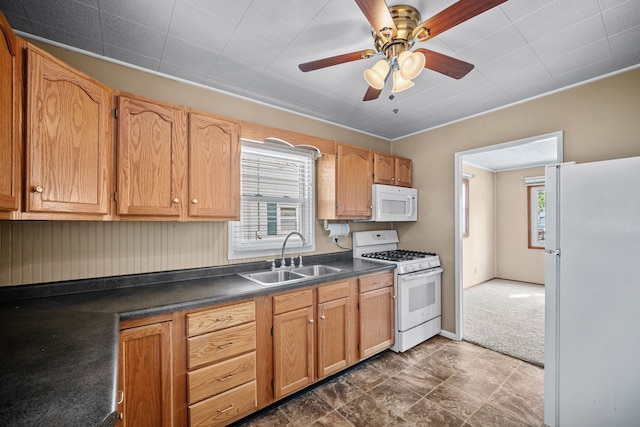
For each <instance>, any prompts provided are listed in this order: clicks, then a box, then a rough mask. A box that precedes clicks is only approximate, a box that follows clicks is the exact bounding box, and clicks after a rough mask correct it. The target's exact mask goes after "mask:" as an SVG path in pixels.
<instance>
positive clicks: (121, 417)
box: [118, 412, 124, 420]
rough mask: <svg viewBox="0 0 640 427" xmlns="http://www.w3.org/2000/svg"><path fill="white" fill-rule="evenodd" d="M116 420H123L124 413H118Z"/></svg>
mask: <svg viewBox="0 0 640 427" xmlns="http://www.w3.org/2000/svg"><path fill="white" fill-rule="evenodd" d="M118 419H119V420H124V413H122V412H120V413H119V414H118Z"/></svg>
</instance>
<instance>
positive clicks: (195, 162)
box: [188, 112, 240, 220]
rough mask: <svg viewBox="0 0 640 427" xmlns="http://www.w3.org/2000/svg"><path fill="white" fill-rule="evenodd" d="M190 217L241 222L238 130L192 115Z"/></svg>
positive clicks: (190, 132) (203, 116) (226, 124)
mask: <svg viewBox="0 0 640 427" xmlns="http://www.w3.org/2000/svg"><path fill="white" fill-rule="evenodd" d="M188 147H189V216H191V217H200V218H214V219H220V220H239V219H240V169H239V167H240V144H239V140H238V126H237V123H235V122H233V121H226V120H221V119H218V118H215V117H212V116H209V115H205V114H200V113H194V112H190V113H189V145H188Z"/></svg>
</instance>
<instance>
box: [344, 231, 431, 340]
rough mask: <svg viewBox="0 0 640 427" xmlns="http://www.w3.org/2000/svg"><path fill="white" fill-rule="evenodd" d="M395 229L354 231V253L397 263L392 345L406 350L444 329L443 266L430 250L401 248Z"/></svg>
mask: <svg viewBox="0 0 640 427" xmlns="http://www.w3.org/2000/svg"><path fill="white" fill-rule="evenodd" d="M398 243H399V239H398V233H397V231H396V230H375V231H359V232H355V233H353V257H354V258H363V259H368V260H372V261H377V262H382V263H393V264H396V269H395V279H396V280H395V295H396V312H395V315H396V316H395V317H396V333H395V343H394V345H393V347H391V349H392V350H393V351H395V352H403V351H406V350H408V349H410V348H411V347H413V346H415V345H417V344H419V343H421V342H423V341H425V340H427V339H429V338H431V337H432V336H434V335H437V334H438V333H440V331H441V315H442V307H441V299H442V290H441V286H442V279H441V276H442V268H441V266H440V258H439V257H438V255H436V254H434V253H431V252H419V251H407V250H402V249H398Z"/></svg>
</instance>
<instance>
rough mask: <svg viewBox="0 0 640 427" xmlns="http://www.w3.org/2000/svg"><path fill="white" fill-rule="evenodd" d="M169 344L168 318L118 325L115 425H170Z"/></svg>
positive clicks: (171, 423) (170, 338)
mask: <svg viewBox="0 0 640 427" xmlns="http://www.w3.org/2000/svg"><path fill="white" fill-rule="evenodd" d="M138 323H139V322H138ZM122 327H124V329H122ZM172 346H173V342H172V332H171V321H170V320H169V321H163V322H158V323H151V324H147V325H141V326H135V327H130V328H128V327H127V324H126V323H125V322H123V324H121V330H120V350H119V358H118V367H119V374H118V389H119V390H118V424H117V426H118V427H147V426H148V427H159V426H171V425H173V399H172V396H173V395H172V387H173V370H172V359H173V358H172Z"/></svg>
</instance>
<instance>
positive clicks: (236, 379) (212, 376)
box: [187, 351, 256, 404]
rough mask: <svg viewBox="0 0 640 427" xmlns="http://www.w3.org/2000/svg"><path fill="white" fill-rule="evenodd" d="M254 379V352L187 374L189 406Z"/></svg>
mask: <svg viewBox="0 0 640 427" xmlns="http://www.w3.org/2000/svg"><path fill="white" fill-rule="evenodd" d="M255 378H256V352H255V351H254V352H251V353H249V354H244V355H242V356H238V357H234V358H233V359H229V360H225V361H224V362H220V363H216V364H215V365H211V366H207V367H204V368H201V369H198V370H196V371H192V372H189V373H187V381H188V390H189V399H188V400H189V404H192V403H195V402H199V401H201V400H203V399H206V398H207V397H211V396H214V395H216V394H218V393H222V392H223V391H227V390H230V389H232V388H234V387H237V386H239V385H240V384H244V383H246V382H249V381H251V380H254V379H255Z"/></svg>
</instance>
